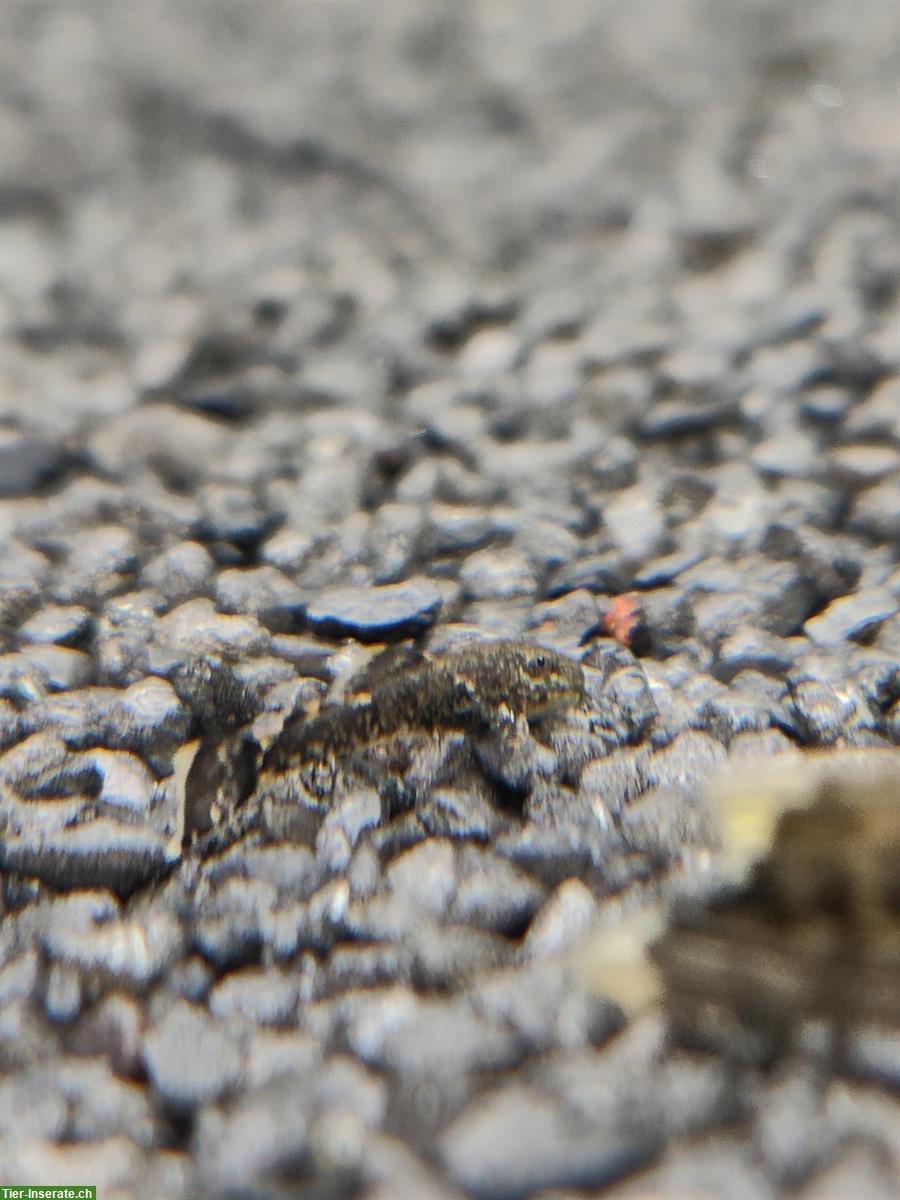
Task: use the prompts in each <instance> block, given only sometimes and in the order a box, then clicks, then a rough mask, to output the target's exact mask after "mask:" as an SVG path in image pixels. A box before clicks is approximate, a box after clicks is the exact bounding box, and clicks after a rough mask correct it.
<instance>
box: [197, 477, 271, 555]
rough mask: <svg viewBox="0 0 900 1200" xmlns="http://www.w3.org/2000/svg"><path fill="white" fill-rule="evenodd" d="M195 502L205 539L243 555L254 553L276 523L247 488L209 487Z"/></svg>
mask: <svg viewBox="0 0 900 1200" xmlns="http://www.w3.org/2000/svg"><path fill="white" fill-rule="evenodd" d="M198 498H199V499H200V502H201V504H202V506H203V534H204V535H205V537H206V538H208V539H209V540H210V541H216V542H222V543H226V544H227V543H230V544H231V545H232V546H234V547H236V548H237V550H238V551H240V552H241V553H244V554H246V553H249V552H255V551H256V550H257V548H258V547H259V545H260V544H261V543H262V542H263V541H265V539H266V538H267V537H268V535H269V534H270V533H271V532H272V530H273V529H274V528H275V526H276V525H277V524H278V523H279V516H278V514H277V513H275V512H273V511H272V510H271V509H269V508H268V507H266V506H264V505H262V504H261V503H259V502H258V501H257V499H256V497H255V495H254V492H253V490H252V489H251V488H249V487H239V486H236V485H231V484H224V483H209V484H205V485H204V486H203V487H202V488H200V489H199V490H198Z"/></svg>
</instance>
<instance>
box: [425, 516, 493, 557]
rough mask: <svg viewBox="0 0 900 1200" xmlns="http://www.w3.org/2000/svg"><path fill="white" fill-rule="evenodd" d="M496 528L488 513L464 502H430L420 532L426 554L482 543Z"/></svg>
mask: <svg viewBox="0 0 900 1200" xmlns="http://www.w3.org/2000/svg"><path fill="white" fill-rule="evenodd" d="M495 532H496V527H495V523H494V521H493V520H492V518H491V516H490V513H488V512H486V511H485V510H484V509H483V508H473V507H472V506H471V505H468V504H439V503H433V504H431V505H430V506H429V508H428V518H427V520H426V522H425V525H424V528H423V530H422V533H421V543H422V548H423V551H424V552H425V553H427V554H429V556H437V555H441V554H460V553H464V552H468V551H470V550H474V549H477V548H478V547H479V546H483V545H484V544H485V542H487V541H490V539H491V537H492V536H493V535H494V533H495Z"/></svg>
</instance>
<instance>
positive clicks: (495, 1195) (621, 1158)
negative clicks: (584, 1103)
mask: <svg viewBox="0 0 900 1200" xmlns="http://www.w3.org/2000/svg"><path fill="white" fill-rule="evenodd" d="M580 1115H581V1118H582V1119H580V1120H576V1119H573V1118H572V1116H571V1115H570V1113H569V1112H568V1111H567V1108H566V1106H565V1105H564V1104H563V1103H562V1102H561V1101H560V1100H557V1099H555V1098H553V1097H551V1096H549V1095H547V1094H546V1093H545V1092H542V1091H539V1090H538V1089H536V1088H534V1087H531V1086H529V1085H528V1084H526V1083H510V1084H508V1085H506V1086H505V1087H503V1088H500V1089H498V1090H496V1091H494V1092H492V1093H489V1094H488V1095H487V1096H485V1097H484V1098H483V1099H481V1100H478V1101H476V1102H475V1103H474V1104H472V1105H471V1106H470V1107H469V1108H467V1109H466V1110H465V1111H464V1112H463V1113H462V1115H461V1116H460V1117H458V1118H457V1119H456V1120H455V1121H454V1122H453V1124H452V1125H451V1126H450V1127H449V1129H447V1131H446V1132H445V1133H444V1134H443V1135H442V1137H441V1139H440V1154H441V1159H442V1161H443V1163H444V1165H445V1166H446V1168H447V1170H448V1171H449V1172H450V1174H451V1177H452V1178H453V1179H454V1181H455V1182H456V1183H457V1184H458V1185H459V1186H461V1187H463V1188H464V1189H465V1191H466V1194H467V1195H469V1196H473V1197H475V1198H476V1200H488V1198H490V1200H525V1198H526V1197H528V1196H533V1195H534V1194H535V1191H536V1190H537V1191H542V1190H545V1189H547V1190H549V1189H552V1188H572V1189H577V1190H579V1191H580V1190H582V1189H591V1190H596V1189H599V1188H602V1187H603V1186H604V1185H608V1184H609V1183H610V1182H612V1180H614V1179H616V1178H617V1177H618V1176H620V1175H622V1174H624V1173H625V1172H626V1171H627V1170H629V1169H632V1170H633V1169H634V1168H635V1167H636V1166H637V1165H638V1164H640V1163H643V1162H647V1161H649V1159H650V1158H651V1156H652V1154H653V1153H654V1151H655V1148H656V1139H655V1138H654V1136H653V1134H652V1132H651V1131H650V1130H647V1131H645V1132H644V1133H643V1134H640V1133H638V1132H637V1131H634V1132H633V1133H632V1134H631V1137H628V1136H627V1135H626V1134H625V1133H624V1132H619V1131H618V1130H617V1129H616V1122H613V1121H610V1120H608V1119H607V1120H603V1119H602V1118H601V1119H599V1120H598V1119H597V1118H596V1117H594V1118H593V1119H591V1118H590V1117H588V1116H587V1114H580Z"/></svg>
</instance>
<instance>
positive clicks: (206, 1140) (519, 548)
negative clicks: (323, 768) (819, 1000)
mask: <svg viewBox="0 0 900 1200" xmlns="http://www.w3.org/2000/svg"><path fill="white" fill-rule="evenodd" d="M3 26H4V37H3V38H2V39H0V127H2V130H3V151H2V158H3V178H2V180H0V272H2V276H3V296H2V301H0V873H2V890H0V913H2V918H3V919H2V926H0V1182H7V1183H10V1182H16V1183H22V1182H29V1183H53V1182H71V1181H72V1180H81V1181H83V1182H86V1183H95V1184H96V1185H97V1188H98V1196H104V1195H107V1194H110V1195H111V1194H117V1195H118V1194H122V1195H134V1196H138V1197H147V1198H148V1200H150V1198H154V1200H155V1198H156V1197H158V1196H161V1195H167V1196H171V1197H173V1198H175V1197H184V1198H185V1200H186V1198H187V1197H196V1196H208V1197H210V1198H212V1197H221V1196H238V1195H240V1196H250V1197H257V1196H258V1197H263V1196H266V1197H282V1196H288V1195H296V1194H298V1193H299V1192H302V1193H303V1194H304V1195H307V1194H308V1195H309V1196H310V1197H314V1198H315V1200H342V1198H343V1197H347V1198H348V1200H349V1198H350V1197H365V1198H366V1200H397V1198H400V1200H406V1198H409V1200H420V1198H421V1197H423V1196H429V1197H431V1196H433V1197H435V1198H436V1200H442V1198H444V1200H462V1198H463V1197H475V1198H477V1200H489V1198H490V1200H501V1198H502V1200H531V1198H533V1200H538V1198H539V1197H540V1200H574V1197H575V1196H576V1195H577V1196H580V1197H585V1196H596V1197H599V1196H600V1195H601V1194H602V1195H603V1196H604V1197H613V1196H621V1197H622V1198H623V1200H626V1198H627V1197H636V1196H637V1195H638V1194H640V1195H644V1194H646V1195H650V1194H651V1193H652V1194H653V1195H654V1196H658V1197H660V1200H678V1198H683V1197H684V1196H686V1195H691V1196H693V1195H698V1196H699V1195H707V1194H709V1195H715V1196H718V1195H741V1196H746V1197H753V1198H756V1197H759V1198H760V1200H774V1198H775V1197H778V1196H781V1195H783V1194H785V1191H786V1189H789V1188H792V1187H794V1188H798V1189H799V1191H798V1192H797V1193H796V1194H797V1195H799V1196H800V1197H801V1198H802V1200H812V1198H813V1197H816V1198H819V1197H826V1196H835V1197H837V1196H846V1195H851V1194H853V1195H856V1194H860V1195H861V1194H865V1195H867V1196H869V1195H871V1196H873V1197H882V1196H883V1197H885V1198H887V1197H890V1196H894V1195H896V1194H897V1192H898V1190H900V1165H898V1161H897V1158H896V1146H897V1145H898V1144H900V1108H898V1091H897V1046H896V1044H895V1043H896V1030H893V1031H891V1030H869V1031H862V1032H861V1033H860V1034H859V1037H858V1039H857V1041H856V1042H855V1043H854V1046H855V1047H856V1049H854V1051H853V1053H855V1054H856V1056H857V1057H856V1060H854V1061H855V1062H856V1067H855V1068H854V1069H853V1070H852V1071H850V1072H849V1073H848V1076H847V1077H845V1078H839V1079H835V1080H832V1081H826V1082H825V1083H822V1082H821V1081H820V1080H818V1079H816V1078H814V1077H813V1073H812V1072H811V1071H810V1070H808V1069H807V1068H806V1067H805V1066H804V1064H803V1062H802V1061H801V1062H800V1063H799V1064H798V1063H796V1062H789V1063H787V1064H786V1065H784V1066H783V1067H781V1068H780V1069H777V1070H775V1071H774V1072H773V1073H771V1074H770V1075H768V1076H762V1075H758V1074H753V1075H746V1076H743V1077H741V1078H740V1080H739V1082H738V1084H737V1085H736V1084H735V1082H734V1073H733V1071H732V1069H731V1064H729V1063H728V1062H726V1061H724V1060H723V1059H719V1058H717V1057H716V1056H714V1055H711V1054H708V1053H699V1052H696V1053H695V1052H693V1051H688V1050H678V1051H676V1050H674V1049H672V1048H671V1047H670V1046H669V1045H668V1043H667V1040H666V1036H665V1032H664V1027H663V1024H662V1022H661V1020H660V1019H659V1018H658V1017H657V1016H652V1015H651V1016H647V1017H644V1018H641V1019H637V1020H626V1017H625V1015H624V1013H623V1012H622V1011H621V1010H620V1009H619V1007H618V1006H617V1004H615V1003H614V1002H613V1001H612V999H611V998H608V997H607V996H605V995H604V994H602V993H601V994H597V993H596V991H595V990H592V989H589V988H588V987H587V986H586V985H585V984H584V983H583V982H582V981H581V980H580V978H579V977H577V976H576V975H574V974H573V973H572V971H571V970H570V968H569V966H568V965H567V964H568V962H569V960H568V958H567V957H566V955H567V954H568V953H569V952H570V951H571V950H572V949H573V948H574V947H575V946H576V945H577V944H578V943H579V941H580V939H581V938H582V937H583V936H584V935H585V934H586V933H587V932H588V931H589V930H591V929H592V928H593V927H594V926H595V925H596V924H597V922H598V921H599V922H603V921H606V922H607V923H609V924H611V925H616V924H617V922H618V920H619V918H620V917H621V916H623V915H625V916H627V914H628V913H629V912H631V911H632V910H633V909H634V908H635V907H636V906H637V905H638V903H639V901H640V900H641V898H643V897H651V898H652V897H655V896H658V895H659V894H661V893H662V894H667V893H668V892H669V891H670V890H672V889H673V888H675V889H677V890H687V891H696V890H697V889H698V888H701V889H702V888H703V887H705V886H706V884H705V879H706V874H705V873H706V871H707V868H708V867H709V864H710V862H713V861H714V855H715V850H716V846H717V832H716V828H715V824H714V822H713V821H712V820H711V817H710V813H709V812H708V811H707V810H706V808H705V807H704V804H703V803H702V800H701V794H702V785H703V781H704V780H705V779H706V778H707V776H708V775H709V774H710V773H711V772H712V771H714V770H716V769H718V768H719V767H721V766H722V765H725V764H727V763H729V762H735V763H737V762H744V761H746V760H747V759H748V758H751V757H752V756H753V755H768V754H772V753H775V752H777V751H780V750H785V749H789V750H793V751H795V752H796V751H798V750H799V749H802V750H804V751H805V750H816V749H838V750H840V749H841V748H845V747H859V748H863V749H866V748H873V749H875V748H877V749H883V748H890V747H897V746H900V668H898V662H900V562H898V552H897V547H898V544H900V524H898V522H900V516H898V514H900V308H898V301H900V251H898V246H900V207H898V196H900V165H898V164H900V144H898V129H897V115H896V109H897V105H896V80H897V77H898V72H900V60H898V57H897V49H896V48H897V46H898V44H900V18H898V15H897V10H896V6H895V5H894V4H892V3H890V0H868V3H867V4H866V6H865V14H864V19H863V18H861V15H860V13H859V6H858V5H854V4H851V3H850V2H849V0H802V2H798V3H794V4H792V5H789V6H785V5H782V4H778V3H775V2H774V0H773V2H772V3H769V2H768V0H766V2H764V3H762V4H757V5H742V4H739V3H737V0H735V2H734V3H727V4H724V5H722V4H720V3H712V0H653V2H651V3H649V4H645V5H639V6H618V5H610V4H606V3H598V4H595V5H588V4H580V3H575V2H574V0H573V2H571V3H566V4H558V3H553V2H552V0H546V2H545V0H531V2H530V3H528V4H527V5H524V6H521V7H516V6H515V5H502V4H501V5H497V4H493V3H490V2H489V0H473V2H472V3H468V4H451V5H449V6H448V5H446V4H444V3H441V2H440V0H426V2H424V3H418V4H415V5H413V4H408V3H402V2H400V0H397V2H394V0H384V2H383V3H381V2H380V3H378V4H374V5H372V4H364V3H356V2H355V0H347V2H346V3H342V4H334V5H316V4H306V3H300V2H299V0H298V2H297V3H294V2H293V0H285V2H284V3H278V4H255V5H247V4H245V3H241V2H239V0H234V2H232V0H223V3H221V4H218V5H216V6H214V7H210V6H208V5H205V4H203V3H201V2H200V0H144V2H142V3H141V4H139V5H131V6H128V5H111V4H108V3H105V2H104V0H66V2H64V3H63V2H62V0H9V2H8V3H7V4H6V6H5V11H4V18H3ZM632 592H633V593H634V595H633V596H632V597H631V598H630V599H627V600H623V599H622V596H623V594H624V593H632ZM473 637H474V638H485V637H487V638H526V639H528V640H531V641H537V642H540V643H542V644H544V645H546V646H547V647H549V648H552V649H555V650H558V651H560V652H562V653H564V654H568V655H570V656H572V657H575V658H577V659H579V660H581V661H582V663H583V665H584V668H585V672H586V686H587V692H588V696H589V700H590V704H589V708H588V709H587V710H586V711H584V712H577V713H570V714H568V715H567V716H565V717H564V718H561V719H558V720H556V721H555V722H551V723H549V724H548V725H547V727H546V728H544V727H541V728H539V729H537V730H536V731H535V732H534V734H533V735H530V734H526V732H525V731H523V730H521V729H520V730H517V731H516V732H515V735H514V736H511V737H509V738H507V739H505V740H504V741H502V742H501V743H498V744H496V745H491V744H487V743H486V744H482V745H478V746H474V747H473V746H470V745H469V744H468V743H467V742H466V740H465V739H464V738H463V737H462V736H460V735H453V734H451V735H449V736H447V737H446V738H444V739H443V740H442V743H441V745H440V746H436V745H435V744H433V743H431V742H429V740H428V739H427V738H426V739H419V742H416V741H415V739H413V740H412V743H411V745H410V746H409V747H407V748H406V751H408V756H407V757H408V761H405V762H403V763H401V764H400V768H402V769H400V768H398V769H397V770H396V771H395V772H394V773H395V775H396V776H398V777H399V778H400V782H399V783H397V782H396V781H395V783H396V786H394V787H393V790H389V789H388V787H387V785H386V784H385V782H384V780H385V768H384V764H383V763H382V762H381V760H380V759H379V758H378V753H377V752H373V753H372V754H371V755H370V757H369V760H365V761H363V763H362V765H361V766H359V773H358V777H355V776H353V775H352V774H351V776H350V779H349V782H347V781H344V784H342V785H341V786H339V787H338V792H337V794H336V796H335V799H334V801H333V803H327V802H325V801H323V800H322V799H320V798H318V797H314V796H312V795H311V794H309V793H307V792H305V791H304V790H303V787H302V785H301V784H300V783H298V781H297V780H291V779H287V780H284V779H282V780H281V781H280V782H279V783H278V784H276V785H273V787H272V789H271V792H270V793H269V794H266V796H265V797H264V800H263V802H261V803H260V804H259V805H258V811H254V820H253V821H252V822H249V824H250V826H251V827H250V828H249V829H247V828H244V827H242V826H240V824H239V823H238V824H237V825H235V826H232V825H229V824H228V823H227V822H225V821H222V820H221V819H220V814H218V810H217V808H216V804H217V803H219V802H223V801H227V800H229V798H230V801H231V802H234V801H235V798H236V797H237V798H240V797H241V796H242V794H243V793H242V790H241V789H242V786H243V784H242V779H240V778H237V777H236V773H235V770H234V769H233V763H232V764H231V765H229V764H225V765H224V766H223V764H222V763H221V762H220V761H219V760H218V759H217V757H216V750H217V746H218V744H219V742H218V739H220V738H222V737H225V736H227V737H230V738H236V737H240V738H243V743H242V744H243V746H244V750H245V760H244V761H245V765H246V763H247V762H250V761H251V760H252V759H253V755H254V753H255V748H256V747H257V746H261V747H265V746H267V745H268V744H270V742H271V739H272V738H273V737H275V736H277V734H278V731H279V730H280V728H281V726H282V724H283V722H284V720H285V719H286V718H288V717H289V716H290V715H292V714H296V713H299V712H311V711H313V710H314V709H315V708H316V707H317V706H319V705H320V704H321V703H322V702H323V701H324V700H326V699H329V698H330V699H336V700H340V699H341V697H342V696H343V695H344V692H345V689H346V687H347V684H348V681H349V680H350V679H351V678H352V677H353V676H354V675H355V674H356V673H357V672H358V671H359V670H360V668H361V667H362V666H363V665H364V664H365V663H366V661H367V660H368V657H369V656H370V655H371V654H372V653H373V651H374V650H377V649H380V648H382V647H383V646H385V645H386V644H398V643H399V645H397V648H396V650H395V651H394V653H402V652H403V650H404V648H409V646H410V644H411V643H412V642H413V641H415V643H416V646H417V647H418V648H419V649H422V650H425V651H427V652H432V653H440V652H442V651H443V650H446V649H448V648H451V647H454V646H458V645H459V643H460V642H462V641H464V640H467V639H469V638H473ZM196 739H201V740H203V741H204V750H203V752H202V754H201V755H200V757H198V758H196V759H192V755H193V744H194V741H195V740H196ZM420 743H421V744H420ZM406 751H405V752H406ZM897 752H898V753H900V751H897ZM192 761H193V762H196V764H197V766H196V768H191V763H192ZM395 767H397V763H390V762H389V763H388V768H389V769H388V776H390V772H391V770H394V768H395ZM189 768H190V770H189ZM198 780H200V781H201V782H200V783H198V782H197V781H198ZM245 790H246V789H245ZM251 807H252V805H251ZM241 811H242V812H243V811H245V810H241ZM247 811H249V810H247ZM231 815H232V816H233V815H234V814H231ZM186 827H187V831H188V832H189V831H190V830H191V829H195V830H197V831H198V832H203V833H204V834H211V835H214V836H215V837H218V841H217V842H210V843H209V844H208V846H207V849H208V850H209V853H208V854H207V856H206V857H203V856H202V855H201V853H200V852H199V848H198V847H197V846H196V845H194V846H191V845H187V846H185V845H184V844H183V835H184V834H185V832H186ZM210 827H211V828H210ZM611 990H612V989H611ZM861 1064H862V1065H861ZM854 1072H855V1076H856V1077H855V1078H854V1077H853V1076H854Z"/></svg>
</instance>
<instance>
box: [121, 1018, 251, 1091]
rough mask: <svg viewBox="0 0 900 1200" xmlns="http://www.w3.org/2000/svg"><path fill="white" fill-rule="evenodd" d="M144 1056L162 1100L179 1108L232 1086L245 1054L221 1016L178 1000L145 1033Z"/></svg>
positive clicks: (152, 1080) (148, 1071)
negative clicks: (220, 1018) (212, 1015)
mask: <svg viewBox="0 0 900 1200" xmlns="http://www.w3.org/2000/svg"><path fill="white" fill-rule="evenodd" d="M142 1058H143V1062H144V1066H145V1067H146V1069H147V1074H148V1075H149V1077H150V1082H151V1083H152V1085H153V1087H154V1088H156V1090H157V1091H158V1092H159V1093H160V1095H161V1097H162V1099H163V1100H164V1101H165V1103H166V1104H169V1105H171V1106H172V1107H173V1108H175V1109H182V1110H183V1109H191V1108H196V1107H197V1106H199V1105H203V1104H208V1103H209V1102H210V1101H214V1100H217V1099H218V1098H219V1097H220V1096H222V1095H223V1094H224V1093H225V1092H226V1091H228V1090H229V1089H230V1088H233V1087H234V1086H235V1085H236V1084H237V1083H238V1081H239V1079H240V1073H241V1065H242V1059H243V1055H242V1053H241V1050H240V1047H239V1043H238V1041H237V1038H236V1037H235V1036H234V1035H233V1034H232V1033H230V1032H229V1030H228V1028H227V1026H226V1024H225V1023H224V1022H223V1021H220V1020H217V1019H216V1018H214V1017H211V1016H210V1015H209V1014H207V1013H205V1012H204V1011H203V1010H202V1009H200V1008H198V1007H196V1006H195V1005H193V1004H188V1003H186V1002H185V1001H180V1002H179V1003H177V1004H174V1005H173V1006H172V1008H171V1009H170V1010H169V1012H168V1013H167V1014H166V1015H165V1016H164V1017H163V1018H162V1020H161V1021H159V1022H158V1023H157V1024H156V1025H155V1026H154V1027H153V1028H152V1029H150V1030H149V1031H148V1032H147V1033H146V1034H145V1036H144V1043H143V1050H142Z"/></svg>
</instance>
